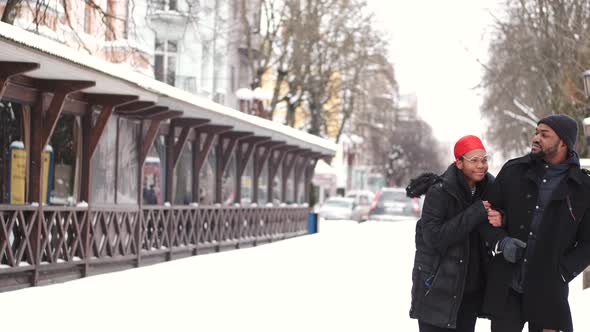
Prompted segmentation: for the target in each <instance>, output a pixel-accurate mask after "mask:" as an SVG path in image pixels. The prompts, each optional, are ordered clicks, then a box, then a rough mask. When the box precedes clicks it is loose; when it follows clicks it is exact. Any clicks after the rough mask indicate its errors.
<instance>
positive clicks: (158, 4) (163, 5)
mask: <svg viewBox="0 0 590 332" xmlns="http://www.w3.org/2000/svg"><path fill="white" fill-rule="evenodd" d="M152 6H153V8H154V9H155V10H178V0H152Z"/></svg>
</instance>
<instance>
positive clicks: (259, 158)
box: [252, 141, 285, 204]
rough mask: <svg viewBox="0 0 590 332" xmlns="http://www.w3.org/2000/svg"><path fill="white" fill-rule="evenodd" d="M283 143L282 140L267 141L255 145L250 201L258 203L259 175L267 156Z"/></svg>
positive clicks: (267, 158)
mask: <svg viewBox="0 0 590 332" xmlns="http://www.w3.org/2000/svg"><path fill="white" fill-rule="evenodd" d="M283 145H285V142H282V141H269V142H265V143H262V144H260V145H258V146H257V147H256V151H255V153H254V165H253V166H254V177H253V179H252V187H253V189H254V190H253V192H252V202H253V203H256V204H258V192H259V188H258V183H259V179H260V175H261V174H262V171H263V170H264V166H265V164H266V163H267V162H268V160H269V158H270V157H271V155H272V151H273V150H274V149H276V148H278V147H280V146H283Z"/></svg>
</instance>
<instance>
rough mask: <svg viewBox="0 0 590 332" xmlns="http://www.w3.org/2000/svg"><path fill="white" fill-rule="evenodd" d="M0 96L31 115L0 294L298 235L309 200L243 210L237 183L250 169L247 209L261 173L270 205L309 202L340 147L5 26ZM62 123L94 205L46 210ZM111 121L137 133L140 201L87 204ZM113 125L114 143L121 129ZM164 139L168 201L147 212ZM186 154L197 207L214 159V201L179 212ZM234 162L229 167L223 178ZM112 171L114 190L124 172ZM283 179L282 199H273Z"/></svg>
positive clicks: (5, 209) (79, 191) (83, 191)
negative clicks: (204, 173) (76, 129)
mask: <svg viewBox="0 0 590 332" xmlns="http://www.w3.org/2000/svg"><path fill="white" fill-rule="evenodd" d="M0 100H1V101H2V102H11V103H18V104H19V105H23V108H26V109H27V113H26V114H28V115H27V116H26V117H23V119H24V120H23V126H24V130H23V138H24V142H25V144H24V145H25V151H26V156H27V160H26V166H27V167H26V179H27V180H26V189H25V190H26V202H25V204H4V205H0V265H4V267H6V268H3V269H0V290H8V289H15V288H21V287H27V286H32V285H38V284H47V283H51V282H55V281H64V280H68V279H73V278H79V277H83V276H87V275H91V274H96V273H103V272H108V271H114V270H119V269H125V268H130V267H137V266H141V265H145V264H151V263H155V262H160V261H165V260H170V259H173V258H178V257H185V256H189V255H195V254H198V253H200V252H203V251H211V250H213V251H219V250H222V249H224V248H239V247H241V246H244V245H257V244H259V243H263V242H269V241H274V240H278V239H284V238H288V237H292V236H298V235H302V234H305V233H306V227H307V215H308V213H309V207H308V206H307V205H306V204H297V205H292V206H285V205H284V204H282V205H281V206H277V205H274V206H264V207H262V206H260V207H259V206H258V204H252V205H247V206H246V205H240V202H241V201H242V185H241V179H242V177H243V176H244V174H245V170H246V167H247V165H248V163H249V162H250V163H251V164H252V174H251V181H252V187H251V188H252V193H251V200H252V202H253V203H257V202H258V199H259V194H260V193H259V182H260V178H261V176H262V174H263V170H265V169H266V170H267V174H268V175H267V176H268V178H267V179H266V181H267V184H268V185H267V188H266V190H267V193H266V196H267V201H269V202H272V201H273V199H275V200H277V201H278V200H280V201H282V202H286V201H287V196H288V195H292V197H294V198H297V197H300V195H301V192H300V190H301V189H300V187H301V185H303V188H305V189H304V193H303V194H304V195H303V197H304V201H305V202H308V201H309V193H308V191H309V190H308V188H309V184H310V182H311V177H312V174H313V169H314V167H315V164H316V162H317V161H318V160H319V159H321V158H331V156H332V155H333V154H334V153H335V150H336V149H335V146H334V144H333V143H331V142H329V141H327V140H323V139H321V138H318V137H315V136H311V135H308V134H306V133H303V132H299V131H297V130H294V129H293V128H289V127H285V126H282V125H279V124H276V123H273V122H271V121H268V120H264V119H260V118H256V117H254V116H251V115H247V114H243V113H240V112H238V111H236V110H232V109H229V108H226V107H224V106H222V105H219V104H215V103H213V102H210V101H207V100H203V99H200V98H198V97H196V96H194V95H190V94H188V93H186V92H183V91H181V90H178V89H176V88H174V87H171V86H168V85H166V84H163V83H161V82H157V81H155V80H152V79H148V78H146V77H144V76H142V75H140V74H137V73H133V72H131V71H128V70H125V69H122V67H120V66H116V65H113V64H109V63H106V62H102V61H100V60H97V59H95V58H92V57H89V56H81V55H78V54H77V53H75V51H73V50H70V49H68V48H67V47H65V46H63V45H60V44H57V43H54V42H51V41H48V40H45V39H44V38H42V37H39V36H37V35H34V34H29V33H27V32H24V31H22V30H20V29H18V28H16V27H13V26H9V25H5V24H0ZM65 115H68V116H73V117H74V118H75V119H77V120H76V121H79V123H80V138H81V145H80V146H81V147H80V149H81V151H80V154H79V155H77V160H78V161H79V162H77V163H76V166H75V167H76V170H77V172H78V173H77V174H79V185H78V186H77V187H76V188H74V191H75V192H76V197H77V198H78V199H77V202H90V203H89V204H85V203H79V204H77V205H75V206H64V205H53V204H47V203H48V201H47V202H46V201H44V198H43V197H44V195H43V191H44V190H46V189H45V188H46V187H45V186H47V184H44V176H45V177H46V175H44V174H46V171H47V170H46V169H44V160H43V158H44V151H46V147H47V145H48V144H49V142H50V140H51V139H52V136H53V135H54V131H55V129H56V125H57V124H58V121H59V120H60V118H61V117H62V116H65ZM112 119H124V120H125V121H129V122H130V123H132V124H134V125H135V124H137V126H138V128H139V130H138V135H137V138H136V142H135V143H134V146H135V147H136V148H137V158H136V160H137V163H136V165H134V167H137V170H138V171H137V174H135V173H132V172H131V173H129V174H134V175H136V177H137V179H131V181H132V182H133V181H135V182H136V184H135V185H134V186H132V187H133V188H137V192H136V196H137V197H133V199H132V200H135V202H136V203H135V204H117V202H114V203H113V202H107V203H103V202H96V199H93V191H92V188H93V183H92V182H93V162H94V163H95V164H94V165H96V163H97V162H98V163H101V162H105V163H106V162H107V161H108V160H101V159H96V158H95V159H93V156H95V155H96V154H97V150H98V147H99V145H100V144H101V138H103V136H105V132H106V129H107V127H108V126H109V121H111V120H112ZM116 128H117V133H116V140H115V142H117V143H116V144H119V140H120V136H121V134H122V132H121V130H120V129H119V126H117V127H116ZM159 138H161V139H162V141H164V142H165V148H166V150H165V158H164V159H165V165H162V166H163V169H164V174H163V175H162V176H163V177H165V181H164V183H165V188H163V197H164V201H165V202H170V203H171V204H168V203H166V204H155V205H144V204H143V191H142V190H141V188H142V181H143V166H144V164H145V162H146V159H147V157H148V155H149V153H150V151H151V149H152V147H153V145H154V142H155V141H156V140H157V139H159ZM117 146H118V145H117ZM187 147H188V148H190V151H191V152H190V153H191V158H192V159H191V162H190V173H191V174H192V176H191V183H190V184H189V185H188V187H190V188H191V190H190V192H191V194H192V202H199V197H198V195H199V192H200V190H201V185H202V184H201V183H200V179H199V178H200V176H199V174H200V173H201V170H202V168H203V167H204V165H205V163H206V162H207V160H208V159H207V158H208V156H209V155H210V153H211V151H215V156H216V158H215V167H214V169H215V172H214V181H213V182H214V193H215V194H214V203H216V204H213V205H199V204H174V202H175V197H174V195H175V187H174V185H175V180H174V176H175V168H176V166H177V165H178V163H179V160H180V159H181V156H182V154H183V151H185V149H187ZM117 149H118V147H117ZM117 151H118V150H117ZM115 158H116V156H115ZM232 158H233V160H235V167H234V169H233V170H231V171H232V173H231V174H228V172H229V171H230V168H229V167H228V165H229V164H230V161H231V160H232ZM108 162H110V161H108ZM134 163H135V162H134ZM115 165H117V167H115V176H114V181H115V183H114V188H117V190H118V188H119V185H120V184H119V183H118V181H119V179H120V178H122V177H123V178H124V177H125V176H126V175H127V173H125V171H126V170H125V169H122V170H120V169H119V168H118V164H117V162H115ZM279 171H280V172H281V178H280V179H279V181H278V185H279V188H278V189H279V192H280V195H279V196H280V197H273V195H274V192H273V183H274V182H275V179H276V178H277V174H278V173H279ZM44 172H45V173H44ZM117 172H121V174H118V173H117ZM94 175H95V174H94ZM224 176H226V177H227V176H229V177H230V178H232V179H233V180H234V188H233V203H234V204H232V205H227V204H226V205H222V204H221V203H222V200H223V198H222V186H223V179H224ZM288 179H291V180H292V183H293V185H292V186H291V188H289V186H288V185H287V183H288ZM47 181H49V180H47ZM47 181H46V182H47ZM95 187H96V184H95ZM274 189H277V188H274ZM117 195H118V192H115V197H117Z"/></svg>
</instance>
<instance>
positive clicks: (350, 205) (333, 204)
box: [318, 197, 361, 221]
mask: <svg viewBox="0 0 590 332" xmlns="http://www.w3.org/2000/svg"><path fill="white" fill-rule="evenodd" d="M318 215H319V217H320V218H323V219H347V220H356V221H360V217H361V216H360V213H358V210H357V209H356V204H355V203H354V199H352V198H345V197H330V198H328V200H326V201H325V202H324V204H323V205H322V207H321V208H320V211H319V212H318Z"/></svg>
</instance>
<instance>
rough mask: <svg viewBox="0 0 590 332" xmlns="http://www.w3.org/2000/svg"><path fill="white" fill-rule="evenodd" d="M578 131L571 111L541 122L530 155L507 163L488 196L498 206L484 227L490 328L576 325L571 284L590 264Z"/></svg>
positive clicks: (587, 186)
mask: <svg viewBox="0 0 590 332" xmlns="http://www.w3.org/2000/svg"><path fill="white" fill-rule="evenodd" d="M577 128H578V126H577V123H576V121H575V120H574V119H572V118H570V117H569V116H566V115H550V116H548V117H545V118H543V119H541V120H540V121H539V123H538V124H537V128H536V130H535V135H534V137H533V139H532V147H531V153H530V154H529V155H526V156H524V157H521V158H517V159H513V160H510V161H508V162H507V163H506V164H505V165H504V167H503V168H502V170H501V171H500V173H499V174H498V177H497V178H496V182H495V183H494V185H493V186H492V188H491V190H490V192H489V193H488V195H487V199H488V200H489V202H490V203H491V205H492V207H493V210H489V212H488V217H489V224H484V225H482V227H481V229H480V230H481V234H482V237H483V239H484V240H485V244H486V246H487V247H488V248H489V249H490V251H492V252H493V253H495V256H494V257H493V259H492V261H491V263H490V266H489V273H488V279H487V286H486V293H485V297H484V305H483V311H484V313H486V314H487V315H489V316H490V318H491V320H492V324H491V325H492V332H512V331H519V332H520V331H522V329H523V327H524V324H525V322H528V325H529V331H531V332H532V331H535V332H536V331H539V332H541V331H572V330H573V327H572V318H571V314H570V308H569V304H568V283H569V282H570V281H571V280H572V279H573V278H575V277H576V276H577V275H578V274H581V273H582V271H583V270H584V269H585V268H586V267H587V266H588V265H589V264H590V205H589V199H590V177H589V176H588V174H587V173H586V172H585V171H583V170H581V169H580V164H579V158H578V155H577V154H576V152H575V151H574V149H573V148H574V145H575V143H576V137H577V134H578V129H577ZM498 211H499V212H498ZM500 213H501V218H498V217H499V216H500ZM499 220H501V221H500V224H501V225H496V226H500V227H493V225H494V224H497V223H498V221H499Z"/></svg>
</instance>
